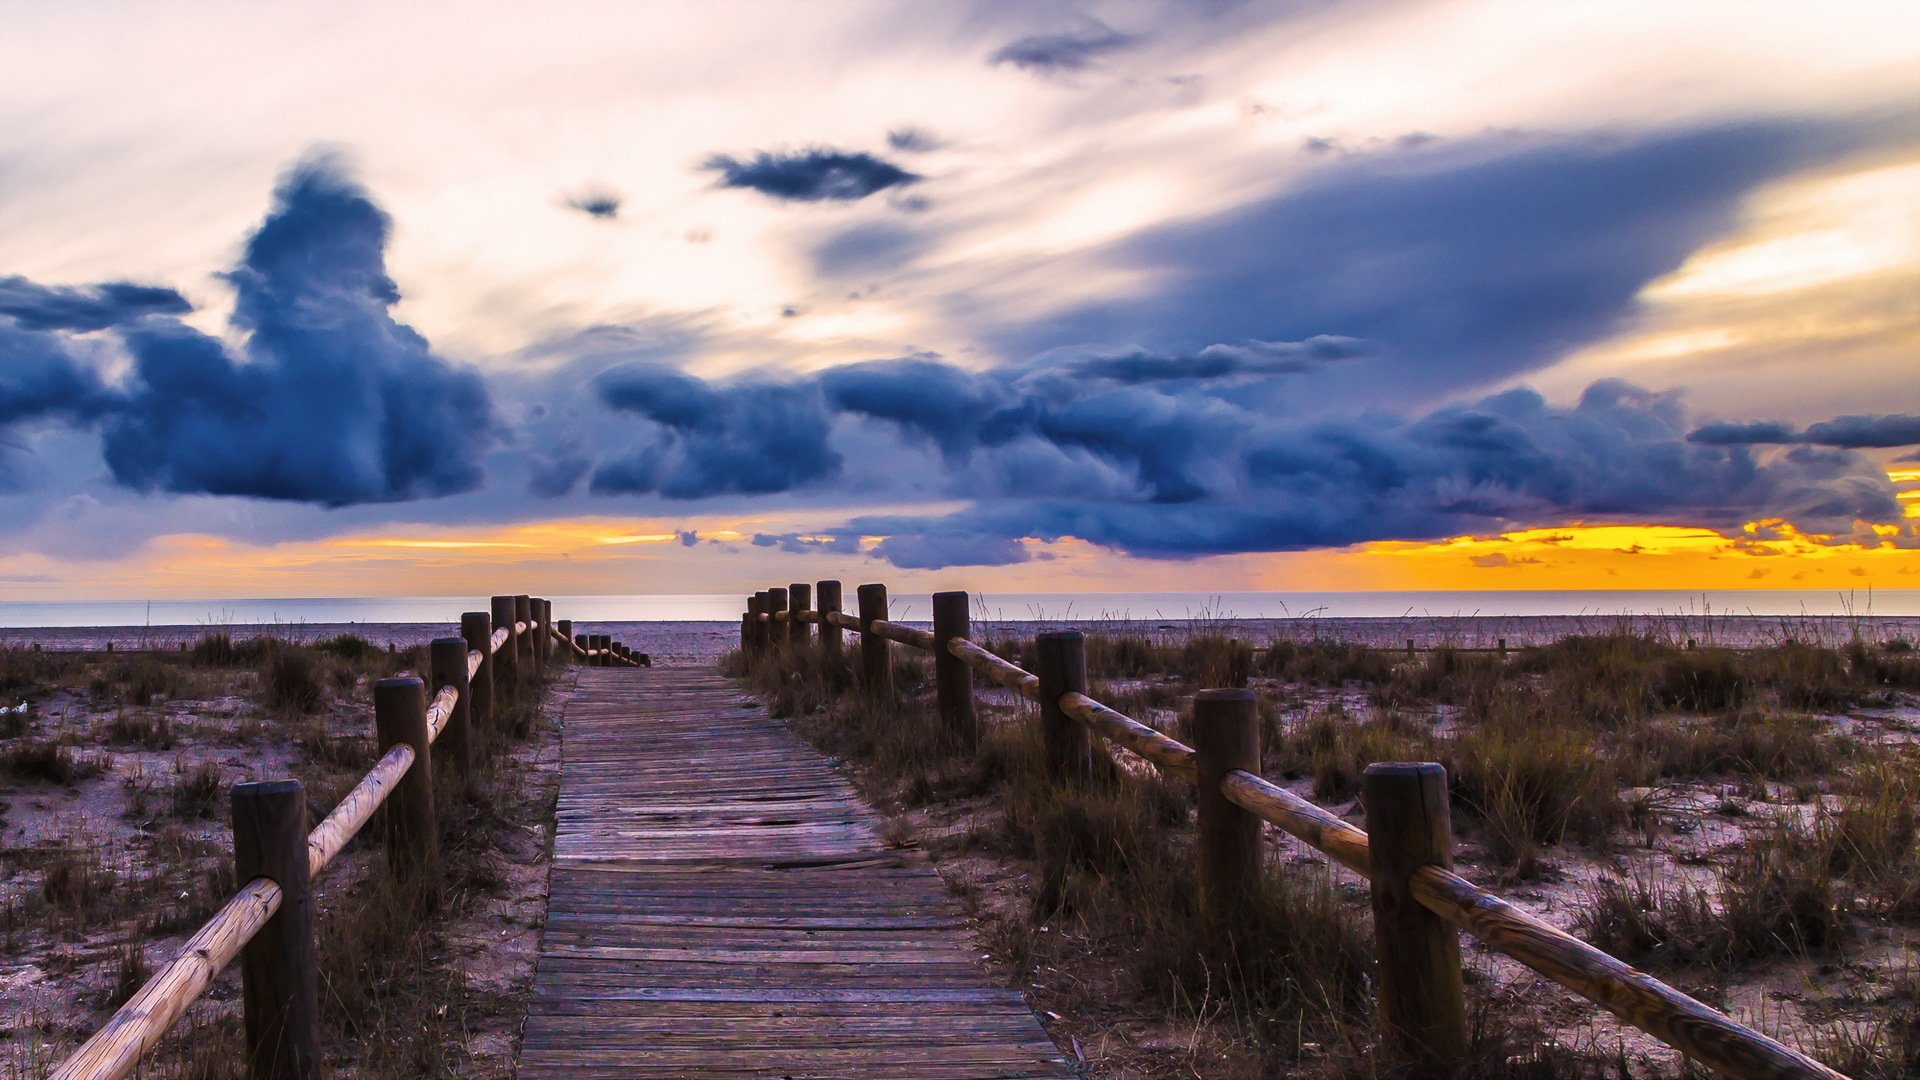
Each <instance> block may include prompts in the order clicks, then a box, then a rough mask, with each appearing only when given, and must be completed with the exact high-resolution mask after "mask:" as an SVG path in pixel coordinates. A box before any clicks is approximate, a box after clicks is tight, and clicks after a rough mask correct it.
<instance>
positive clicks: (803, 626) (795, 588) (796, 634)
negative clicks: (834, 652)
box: [787, 581, 813, 656]
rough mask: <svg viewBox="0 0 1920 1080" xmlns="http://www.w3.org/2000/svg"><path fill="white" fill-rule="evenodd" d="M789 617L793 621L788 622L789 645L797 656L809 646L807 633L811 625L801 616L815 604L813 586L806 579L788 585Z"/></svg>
mask: <svg viewBox="0 0 1920 1080" xmlns="http://www.w3.org/2000/svg"><path fill="white" fill-rule="evenodd" d="M787 604H788V615H787V617H788V618H790V619H792V620H793V621H792V622H790V623H788V624H787V647H788V648H790V649H792V650H793V652H794V655H795V656H799V655H802V654H803V653H804V652H805V651H806V648H807V635H808V634H809V633H811V631H812V628H811V626H810V625H809V624H808V623H806V622H803V621H801V618H800V616H801V615H802V614H804V613H806V612H807V611H809V610H811V608H812V605H813V586H811V585H809V584H807V583H806V582H804V581H796V582H794V583H793V584H791V585H789V586H787Z"/></svg>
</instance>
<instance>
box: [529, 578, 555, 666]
mask: <svg viewBox="0 0 1920 1080" xmlns="http://www.w3.org/2000/svg"><path fill="white" fill-rule="evenodd" d="M533 621H534V622H537V623H539V624H540V629H538V630H535V631H534V632H533V654H534V656H536V657H538V658H539V661H540V669H541V670H542V671H545V670H546V669H547V668H550V667H552V666H553V602H552V601H550V600H548V599H547V598H546V597H544V596H536V597H534V598H533Z"/></svg>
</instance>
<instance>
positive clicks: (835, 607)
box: [813, 581, 843, 690]
mask: <svg viewBox="0 0 1920 1080" xmlns="http://www.w3.org/2000/svg"><path fill="white" fill-rule="evenodd" d="M813 591H814V606H815V607H817V608H819V609H820V664H821V666H822V667H824V668H826V670H827V678H829V679H831V680H834V683H833V686H834V689H836V690H838V689H839V688H840V682H839V679H840V674H841V672H840V658H841V655H842V651H841V642H842V640H843V639H842V638H841V636H840V635H841V630H840V627H839V626H838V625H837V624H835V623H834V621H833V617H834V616H835V615H838V614H840V583H839V582H837V581H822V582H819V583H818V584H816V585H814V587H813Z"/></svg>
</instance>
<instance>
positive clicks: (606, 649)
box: [593, 634, 613, 667]
mask: <svg viewBox="0 0 1920 1080" xmlns="http://www.w3.org/2000/svg"><path fill="white" fill-rule="evenodd" d="M593 647H594V648H596V649H599V650H600V666H601V667H612V666H613V635H612V634H595V635H594V636H593Z"/></svg>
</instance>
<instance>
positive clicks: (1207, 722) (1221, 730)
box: [1192, 690, 1260, 955]
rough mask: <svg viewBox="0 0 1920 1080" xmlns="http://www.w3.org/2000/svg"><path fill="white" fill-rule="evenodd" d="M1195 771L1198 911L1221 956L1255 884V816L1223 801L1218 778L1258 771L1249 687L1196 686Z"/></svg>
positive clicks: (1256, 720) (1257, 723) (1257, 727)
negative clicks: (1212, 687) (1220, 688)
mask: <svg viewBox="0 0 1920 1080" xmlns="http://www.w3.org/2000/svg"><path fill="white" fill-rule="evenodd" d="M1192 730H1193V750H1194V767H1195V770H1196V771H1197V772H1198V774H1199V775H1198V778H1197V780H1198V786H1199V820H1198V822H1197V824H1198V826H1199V829H1198V835H1197V837H1196V839H1195V849H1196V853H1197V854H1198V855H1199V861H1200V911H1201V917H1202V918H1203V919H1204V920H1205V923H1206V929H1207V935H1208V937H1209V939H1210V940H1211V941H1212V944H1213V946H1214V947H1215V948H1216V949H1217V950H1219V952H1220V953H1221V954H1222V955H1226V954H1227V953H1228V952H1230V951H1231V949H1232V943H1233V922H1234V920H1235V918H1237V917H1238V916H1239V915H1240V914H1241V913H1242V912H1243V911H1244V910H1245V905H1246V902H1247V901H1248V900H1249V899H1251V898H1252V897H1253V896H1254V895H1255V892H1256V890H1258V889H1259V887H1260V819H1259V818H1258V817H1256V816H1254V814H1253V813H1252V812H1250V811H1247V810H1243V809H1241V808H1240V807H1239V806H1237V805H1235V804H1234V803H1232V802H1229V801H1228V800H1227V797H1226V795H1224V794H1223V793H1222V792H1221V791H1220V781H1221V780H1223V779H1225V778H1226V775H1227V774H1228V773H1230V772H1232V771H1234V770H1235V769H1245V770H1246V771H1247V772H1250V773H1252V774H1253V775H1255V776H1259V775H1260V717H1259V713H1258V710H1257V708H1256V700H1255V697H1254V693H1253V691H1251V690H1202V691H1200V692H1199V693H1198V694H1196V695H1194V699H1193V729H1192Z"/></svg>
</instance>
